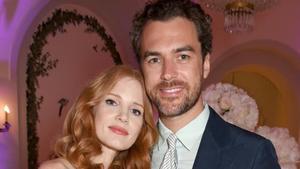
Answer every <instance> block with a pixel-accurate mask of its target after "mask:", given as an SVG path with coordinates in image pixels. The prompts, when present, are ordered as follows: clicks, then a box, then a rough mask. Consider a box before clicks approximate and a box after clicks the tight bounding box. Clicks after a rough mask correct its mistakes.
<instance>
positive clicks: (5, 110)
mask: <svg viewBox="0 0 300 169" xmlns="http://www.w3.org/2000/svg"><path fill="white" fill-rule="evenodd" d="M3 112H4V114H5V122H4V124H3V128H0V132H8V130H9V128H10V126H11V125H10V124H9V122H8V114H9V113H10V110H9V107H8V106H7V105H5V106H4V107H3Z"/></svg>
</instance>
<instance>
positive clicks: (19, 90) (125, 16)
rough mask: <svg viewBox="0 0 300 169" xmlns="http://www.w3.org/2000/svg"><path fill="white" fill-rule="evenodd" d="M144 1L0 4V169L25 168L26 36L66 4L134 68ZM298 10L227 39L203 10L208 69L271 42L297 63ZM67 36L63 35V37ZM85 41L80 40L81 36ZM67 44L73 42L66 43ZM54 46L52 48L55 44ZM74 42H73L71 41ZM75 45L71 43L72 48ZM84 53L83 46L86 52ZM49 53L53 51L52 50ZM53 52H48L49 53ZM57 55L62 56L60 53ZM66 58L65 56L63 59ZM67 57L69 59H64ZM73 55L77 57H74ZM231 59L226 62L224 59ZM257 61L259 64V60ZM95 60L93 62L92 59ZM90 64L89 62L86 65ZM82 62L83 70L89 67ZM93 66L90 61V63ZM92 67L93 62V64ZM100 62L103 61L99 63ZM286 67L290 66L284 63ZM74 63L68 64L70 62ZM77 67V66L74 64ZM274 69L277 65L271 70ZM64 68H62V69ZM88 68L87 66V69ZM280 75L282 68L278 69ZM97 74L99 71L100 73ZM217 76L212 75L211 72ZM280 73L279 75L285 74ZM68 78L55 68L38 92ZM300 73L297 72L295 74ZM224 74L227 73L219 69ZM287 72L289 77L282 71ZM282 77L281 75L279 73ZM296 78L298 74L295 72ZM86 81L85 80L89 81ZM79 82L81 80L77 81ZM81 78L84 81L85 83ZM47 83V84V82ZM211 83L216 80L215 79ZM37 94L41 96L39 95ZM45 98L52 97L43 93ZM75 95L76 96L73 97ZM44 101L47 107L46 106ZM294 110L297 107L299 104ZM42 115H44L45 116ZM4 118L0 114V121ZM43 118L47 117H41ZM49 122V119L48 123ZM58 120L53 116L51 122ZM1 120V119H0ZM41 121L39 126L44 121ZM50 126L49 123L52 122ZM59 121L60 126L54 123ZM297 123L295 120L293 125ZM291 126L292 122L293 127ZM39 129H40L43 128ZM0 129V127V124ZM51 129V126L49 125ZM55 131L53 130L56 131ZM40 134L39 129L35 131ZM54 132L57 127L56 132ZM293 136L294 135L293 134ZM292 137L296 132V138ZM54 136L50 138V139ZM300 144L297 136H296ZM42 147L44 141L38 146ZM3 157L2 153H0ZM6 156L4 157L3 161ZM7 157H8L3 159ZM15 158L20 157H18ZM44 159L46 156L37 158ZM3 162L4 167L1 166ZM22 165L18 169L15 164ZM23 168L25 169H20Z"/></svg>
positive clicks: (7, 0) (277, 10)
mask: <svg viewBox="0 0 300 169" xmlns="http://www.w3.org/2000/svg"><path fill="white" fill-rule="evenodd" d="M143 3H144V0H130V1H123V0H118V1H109V0H103V1H101V2H99V0H89V1H72V0H52V1H49V0H43V1H41V0H0V109H1V105H3V104H8V105H10V108H11V110H12V113H11V115H10V122H11V123H12V128H11V130H10V131H9V133H5V134H4V133H0V143H1V144H0V145H1V146H0V169H19V168H26V125H25V107H26V104H25V103H26V102H25V89H26V86H25V78H26V77H25V73H24V72H25V70H26V54H27V53H28V46H29V44H31V43H32V42H31V36H32V34H33V32H34V31H35V30H36V26H37V25H38V24H39V23H40V22H41V21H42V20H43V19H44V18H45V17H46V16H47V15H49V13H50V12H51V11H52V10H53V9H54V8H55V7H57V6H62V5H66V4H69V5H70V4H73V5H76V6H77V7H76V8H79V9H82V10H84V11H92V14H93V15H95V16H98V18H102V20H101V23H102V24H104V25H105V27H106V28H107V30H109V31H110V33H111V35H112V36H113V38H114V40H115V41H116V43H117V47H118V50H119V52H120V53H121V55H122V56H126V57H124V58H123V61H124V62H125V63H127V64H132V65H136V62H135V60H134V57H132V56H133V53H132V50H131V47H130V40H129V35H128V34H129V30H130V26H131V23H130V21H131V19H132V16H133V13H134V12H135V11H136V10H137V9H139V8H141V7H142V4H143ZM299 6H300V1H299V0H289V1H284V0H282V1H281V2H280V4H278V5H277V6H275V7H273V8H272V9H270V10H268V11H265V12H262V13H258V14H257V15H256V26H255V30H254V31H253V32H252V33H249V34H241V35H230V34H227V33H225V32H224V31H223V16H222V14H221V13H217V12H213V11H210V10H207V11H208V12H209V13H211V14H212V16H213V19H214V22H213V33H214V44H213V54H212V61H213V66H214V65H217V64H219V63H222V57H226V54H228V53H230V52H233V51H236V46H239V45H243V46H244V47H245V48H247V44H248V42H255V41H257V40H258V41H260V40H266V41H268V40H270V41H272V42H274V41H275V42H277V43H279V44H281V45H282V46H287V47H288V48H289V49H291V51H294V54H293V56H290V55H289V56H288V57H285V56H286V55H285V54H284V53H277V54H279V55H280V56H281V58H282V59H287V60H288V58H290V57H293V59H295V60H297V61H299V60H300V58H299V57H300V55H299V53H300V38H299V36H300V35H299V30H300V29H299V28H300V22H298V20H299V19H298V16H299V15H300V11H299V10H298V7H299ZM63 36H67V35H63ZM80 36H85V35H80ZM69 38H70V39H69V40H67V41H68V42H69V41H72V39H71V38H76V37H73V36H72V37H69ZM79 38H80V39H90V38H88V37H79ZM54 41H55V43H65V41H64V40H62V41H60V40H58V39H56V38H55V39H54ZM54 41H53V42H54ZM74 42H75V40H74ZM72 45H76V43H74V44H73V43H72ZM48 47H49V50H53V49H54V48H55V49H59V48H60V47H59V46H56V45H54V46H51V44H50V45H49V46H48ZM87 47H88V46H87ZM51 48H52V49H51ZM54 51H56V50H53V52H54ZM60 52H62V53H60ZM60 52H58V53H57V56H58V57H60V56H61V55H64V54H66V55H71V56H72V55H74V57H76V58H77V62H74V64H76V63H78V62H80V63H81V62H82V60H81V59H83V58H82V57H80V56H82V55H80V52H75V51H74V53H72V51H65V50H61V51H60ZM64 52H66V53H64ZM67 52H70V53H67ZM77 54H78V55H77ZM87 54H88V55H90V56H96V54H95V53H87ZM228 59H230V57H228ZM258 59H259V58H258ZM60 60H61V62H65V63H69V62H70V61H68V60H67V58H65V57H63V58H61V59H60ZM96 60H97V59H96ZM89 61H92V60H89ZM89 61H87V62H86V63H84V64H89V65H90V63H89ZM94 61H95V60H94ZM95 62H96V61H95ZM99 62H101V63H102V62H103V60H101V61H100V60H99ZM240 62H242V61H238V60H237V61H236V63H235V64H236V65H238V64H240ZM287 62H289V61H287ZM72 63H73V61H72ZM295 63H298V62H293V63H291V65H286V66H287V67H299V65H295ZM108 64H110V63H103V64H101V65H102V66H101V68H99V70H98V68H97V67H96V66H94V67H90V68H91V70H92V69H97V71H101V70H102V68H104V67H105V66H107V65H108ZM79 65H80V64H79ZM274 66H275V67H274V69H276V65H274ZM67 67H68V66H65V67H64V68H67ZM87 67H89V66H87ZM87 67H84V70H85V71H86V72H85V73H86V74H89V77H91V76H93V73H91V72H92V71H90V69H87ZM278 68H279V69H281V67H278ZM82 69H83V68H82ZM100 69H101V70H100ZM215 69H216V71H219V70H217V68H216V66H215ZM284 69H285V68H283V69H282V70H283V73H284ZM68 70H72V71H70V72H68V71H65V69H62V68H61V67H59V66H58V67H57V69H56V70H54V71H53V72H52V73H53V75H52V76H50V77H49V78H48V79H45V81H43V82H41V85H42V86H45V88H46V87H47V86H48V85H50V84H52V82H54V83H53V84H52V85H50V87H52V86H54V85H57V84H59V83H55V81H59V82H60V83H61V85H62V86H64V85H65V86H68V85H67V82H65V81H64V80H63V79H64V77H65V76H69V75H70V74H73V73H74V74H79V73H81V72H80V71H79V70H78V69H75V67H71V65H70V67H68ZM297 70H299V69H297ZM224 71H228V69H224ZM286 72H288V71H286ZM281 73H282V72H281ZM295 73H296V74H297V73H298V74H299V72H295ZM89 77H87V78H89ZM76 78H77V79H76ZM82 78H83V77H82ZM85 78H86V77H85ZM50 79H51V80H50ZM214 80H217V78H216V79H214ZM289 80H290V81H289V82H290V83H291V84H293V85H294V84H297V85H298V84H299V76H296V75H295V76H294V78H289ZM75 81H85V79H84V78H83V79H81V78H80V77H74V78H72V79H70V82H72V83H74V82H75ZM72 87H74V90H78V89H79V88H80V86H78V87H76V86H72ZM52 90H54V91H53V93H54V92H57V93H61V94H62V96H68V97H70V98H71V97H72V98H73V97H74V96H75V95H73V94H72V95H69V93H63V91H64V90H61V89H60V88H59V87H55V88H53V89H51V91H52ZM293 90H295V91H293V92H294V93H296V94H298V95H300V93H299V89H296V88H295V89H293ZM40 92H44V91H43V90H41V91H40ZM43 94H45V95H48V94H51V93H43ZM74 94H75V93H74ZM49 98H51V99H50V100H51V102H52V103H51V104H49V109H48V107H47V108H45V110H47V112H48V111H49V112H51V113H52V112H53V113H54V114H56V113H57V106H58V105H57V104H56V101H57V98H55V97H54V96H49ZM50 100H49V101H50ZM298 105H299V104H298ZM45 114H46V113H45ZM1 115H3V114H1V112H0V116H1ZM290 116H291V117H290V118H293V117H295V118H299V116H296V115H295V116H293V115H290ZM45 118H46V117H45ZM49 118H50V117H49ZM51 118H57V116H54V117H51ZM0 119H1V117H0ZM41 120H44V119H43V118H42V119H41ZM53 120H54V119H53ZM58 121H61V119H59V120H58ZM296 121H299V119H296ZM293 123H294V122H293ZM43 124H44V123H43ZM0 125H1V122H0ZM49 126H50V124H49ZM57 126H58V125H57ZM40 127H41V128H43V126H40ZM58 128H59V126H58ZM299 129H300V126H298V133H300V130H299ZM295 132H296V131H295ZM296 133H297V132H296ZM53 135H55V134H53ZM299 138H300V136H299ZM43 142H44V141H43ZM2 152H5V153H2ZM3 154H5V155H3ZM6 154H7V155H6ZM18 154H19V156H18ZM42 156H43V157H42V158H44V157H45V156H46V155H42ZM4 162H5V163H4ZM21 163H22V167H20V165H19V164H21ZM23 166H24V167H23Z"/></svg>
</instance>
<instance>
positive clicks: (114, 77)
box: [55, 65, 157, 169]
mask: <svg viewBox="0 0 300 169" xmlns="http://www.w3.org/2000/svg"><path fill="white" fill-rule="evenodd" d="M124 77H130V78H133V79H136V80H137V81H139V82H140V83H141V85H142V87H143V89H144V91H143V97H144V98H143V104H144V123H143V126H142V129H141V132H140V134H139V136H138V138H137V140H136V141H135V143H134V144H133V145H132V147H130V148H129V149H128V150H125V151H122V152H120V153H119V154H118V155H117V157H115V159H114V161H113V163H112V164H111V166H110V168H121V169H150V163H151V159H150V153H151V149H152V146H153V145H154V144H155V142H156V140H157V131H156V127H155V124H154V120H153V113H152V108H151V104H150V101H149V99H148V97H147V95H146V92H145V85H144V81H143V77H142V75H141V74H140V72H138V71H136V70H134V69H132V68H130V67H128V66H125V65H121V66H114V67H112V68H110V69H108V70H106V71H104V72H103V73H101V74H100V75H99V76H98V77H96V79H94V80H93V81H92V82H91V83H90V84H89V85H88V86H87V87H86V88H85V89H84V90H83V91H82V93H81V94H80V96H79V97H78V99H77V100H76V102H75V103H74V104H73V106H72V107H71V109H70V110H69V112H68V114H67V116H66V119H65V122H64V127H63V137H62V138H60V139H59V140H58V141H57V142H56V145H55V153H56V155H57V156H58V157H62V158H65V159H67V160H68V161H69V162H70V163H71V164H72V165H73V166H74V167H75V168H77V169H91V168H103V167H102V165H101V164H100V165H99V164H98V165H95V164H92V162H91V160H90V159H91V157H93V156H96V155H99V154H101V142H100V140H99V139H98V138H97V135H96V130H95V124H94V114H93V108H94V107H95V106H96V105H97V104H98V103H99V102H100V101H101V99H102V98H103V96H104V95H105V94H107V93H108V92H109V91H111V90H112V88H113V87H114V86H115V84H116V83H117V82H118V81H119V80H120V79H122V78H124ZM127 87H128V86H127Z"/></svg>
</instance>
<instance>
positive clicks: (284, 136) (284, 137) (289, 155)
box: [256, 126, 300, 169]
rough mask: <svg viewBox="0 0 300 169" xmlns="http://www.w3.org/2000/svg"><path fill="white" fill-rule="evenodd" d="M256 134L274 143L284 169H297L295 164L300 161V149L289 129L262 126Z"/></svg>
mask: <svg viewBox="0 0 300 169" xmlns="http://www.w3.org/2000/svg"><path fill="white" fill-rule="evenodd" d="M256 133H257V134H259V135H262V136H264V137H265V138H268V139H269V140H271V141H272V143H273V145H274V147H275V149H276V152H277V156H278V159H279V163H280V166H281V168H282V169H297V167H296V164H295V163H296V162H297V161H298V160H299V159H300V152H299V148H300V147H299V144H298V143H297V142H296V139H295V138H294V137H291V136H290V134H289V130H288V129H286V128H279V127H273V128H271V127H268V126H260V127H258V128H257V130H256Z"/></svg>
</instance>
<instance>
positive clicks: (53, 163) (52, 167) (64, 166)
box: [39, 158, 73, 169]
mask: <svg viewBox="0 0 300 169" xmlns="http://www.w3.org/2000/svg"><path fill="white" fill-rule="evenodd" d="M39 169H73V167H72V166H71V164H70V163H69V162H68V161H67V160H65V159H62V158H57V159H53V160H49V161H45V162H43V163H42V164H41V166H40V167H39Z"/></svg>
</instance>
